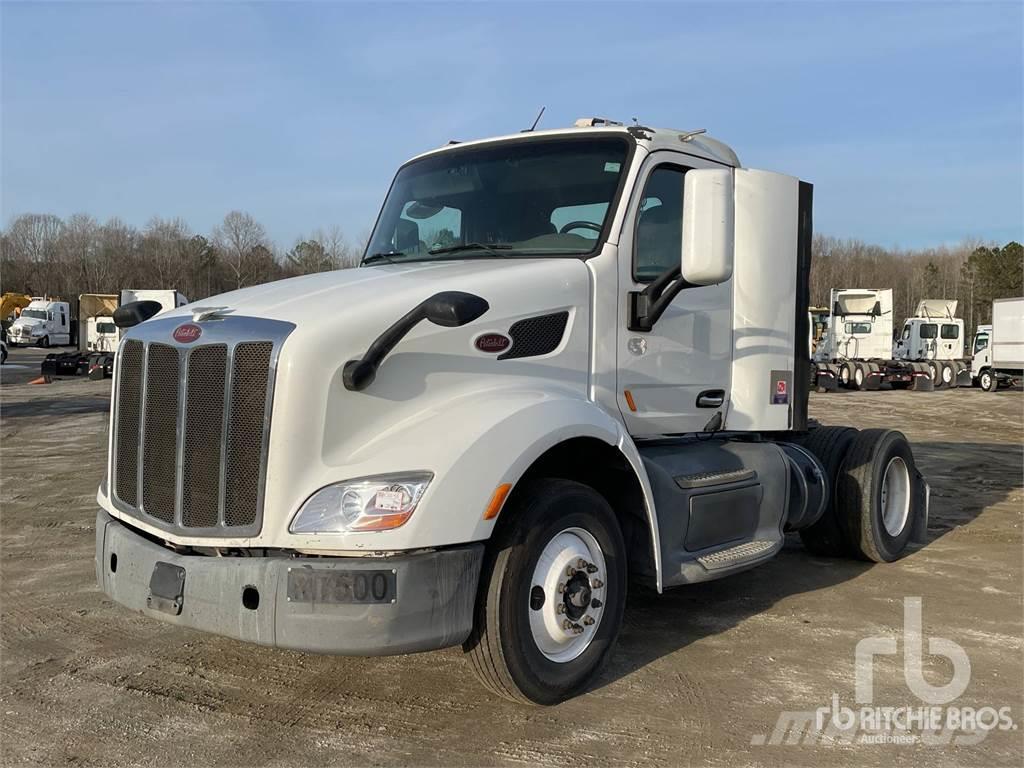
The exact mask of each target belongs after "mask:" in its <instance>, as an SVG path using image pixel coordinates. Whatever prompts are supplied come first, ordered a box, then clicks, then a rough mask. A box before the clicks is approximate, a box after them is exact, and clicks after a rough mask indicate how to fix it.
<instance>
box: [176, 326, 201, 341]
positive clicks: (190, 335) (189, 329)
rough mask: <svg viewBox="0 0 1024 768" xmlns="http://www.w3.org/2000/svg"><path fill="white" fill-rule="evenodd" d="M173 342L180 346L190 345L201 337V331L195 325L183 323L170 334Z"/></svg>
mask: <svg viewBox="0 0 1024 768" xmlns="http://www.w3.org/2000/svg"><path fill="white" fill-rule="evenodd" d="M171 335H172V336H173V337H174V340H175V341H177V342H179V343H181V344H191V343H192V342H193V341H195V340H196V339H198V338H199V337H200V336H202V335H203V329H202V328H200V327H199V326H198V325H196V324H195V323H185V324H184V325H179V326H178V327H177V328H175V329H174V333H173V334H171Z"/></svg>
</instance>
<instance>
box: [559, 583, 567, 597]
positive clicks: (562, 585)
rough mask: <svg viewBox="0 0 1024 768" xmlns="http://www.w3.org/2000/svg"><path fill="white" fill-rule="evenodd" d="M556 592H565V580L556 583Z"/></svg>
mask: <svg viewBox="0 0 1024 768" xmlns="http://www.w3.org/2000/svg"><path fill="white" fill-rule="evenodd" d="M558 594H560V595H562V594H565V582H560V583H559V585H558Z"/></svg>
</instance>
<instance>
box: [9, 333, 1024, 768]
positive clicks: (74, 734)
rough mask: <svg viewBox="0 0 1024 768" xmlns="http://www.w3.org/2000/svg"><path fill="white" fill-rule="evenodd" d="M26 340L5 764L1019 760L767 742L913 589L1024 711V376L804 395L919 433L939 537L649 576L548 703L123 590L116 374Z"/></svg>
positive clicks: (850, 694)
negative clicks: (680, 576) (592, 678)
mask: <svg viewBox="0 0 1024 768" xmlns="http://www.w3.org/2000/svg"><path fill="white" fill-rule="evenodd" d="M29 356H31V359H29ZM36 357H38V355H37V354H36V353H35V352H34V351H32V350H16V351H15V352H14V353H13V354H12V359H11V362H12V363H15V364H17V363H18V362H19V361H20V362H22V363H24V364H25V365H26V368H25V369H16V368H12V369H10V370H9V371H7V372H0V377H2V379H3V387H2V389H0V397H2V418H0V436H2V441H0V460H2V465H0V498H2V518H0V558H2V559H0V577H2V591H0V598H2V606H0V615H2V636H0V639H2V646H0V648H2V667H0V673H2V682H0V715H2V734H0V735H2V750H3V751H2V753H0V758H2V762H3V764H4V765H17V764H22V763H34V764H43V765H61V764H74V765H102V766H115V765H255V764H261V765H328V764H329V765H348V764H355V765H431V766H434V765H443V766H456V765H458V766H462V765H538V766H565V765H593V764H609V765H625V766H650V765H666V764H668V765H679V764H697V763H700V764H710V765H721V766H736V765H748V764H752V765H765V764H767V765H789V764H794V763H796V764H802V765H823V764H829V765H867V766H892V765H908V766H918V765H984V766H989V765H1013V766H1018V765H1020V764H1021V755H1022V753H1024V744H1022V735H1024V729H1018V730H1012V731H1005V732H999V731H997V732H993V733H990V734H988V735H987V737H986V738H984V739H983V740H980V741H978V740H977V739H969V740H961V743H955V742H953V743H947V744H944V745H925V744H921V743H918V744H913V745H892V744H863V743H858V744H850V743H844V742H843V741H842V740H841V739H837V740H829V739H819V740H811V743H801V744H787V743H785V741H786V740H785V739H783V740H782V741H783V742H784V743H782V744H775V743H772V742H773V741H779V738H778V735H777V734H776V735H774V738H773V734H774V731H775V728H776V724H777V722H778V721H779V718H780V715H782V713H784V712H789V711H812V710H814V709H816V708H818V707H826V706H828V705H829V704H830V702H831V700H832V696H833V694H837V695H838V697H839V700H840V702H841V703H843V704H852V702H853V701H854V674H853V670H854V649H855V646H856V645H857V643H858V641H860V640H862V639H864V638H866V637H869V636H875V635H893V634H896V635H898V634H900V633H901V631H902V626H903V598H904V597H907V596H919V597H921V598H922V601H923V616H924V635H925V638H926V642H925V649H926V650H927V648H928V644H927V638H929V637H936V636H937V637H942V638H948V639H949V640H951V641H954V642H955V643H958V644H959V645H961V646H962V647H963V648H964V650H965V651H966V653H967V655H968V656H969V659H970V663H971V678H970V684H969V686H968V687H967V689H966V691H965V692H964V693H963V695H962V696H960V698H958V699H957V700H955V701H954V702H952V705H951V706H959V707H965V706H972V707H975V708H979V707H985V706H991V707H996V708H998V707H1009V708H1010V715H1011V717H1012V718H1013V720H1014V721H1015V722H1016V723H1024V695H1022V646H1024V644H1022V622H1021V618H1022V596H1021V584H1022V557H1024V554H1022V541H1021V517H1022V515H1021V513H1022V507H1024V504H1022V502H1024V495H1022V472H1024V464H1022V449H1021V436H1022V429H1024V424H1022V407H1024V397H1022V395H1021V393H1020V392H1019V391H1015V392H1013V391H1011V392H1000V393H998V394H985V393H982V392H981V391H979V390H957V391H952V392H936V393H910V392H859V393H853V392H848V393H836V394H830V395H817V394H816V395H812V401H811V412H812V415H813V416H815V417H817V418H818V419H820V420H821V421H822V422H824V423H831V424H841V423H849V424H853V425H855V426H858V427H869V426H896V427H899V428H901V429H903V431H904V432H905V433H906V434H907V435H908V437H909V438H910V439H911V441H912V443H913V445H914V451H915V455H916V456H917V458H918V463H919V465H920V466H921V467H922V470H923V471H924V473H925V474H926V476H927V478H928V480H929V481H930V483H931V485H932V518H931V525H930V537H929V538H930V540H929V543H928V544H927V546H925V547H923V548H922V549H920V550H919V551H917V552H915V553H913V554H912V555H910V556H909V557H907V558H905V559H904V560H902V561H900V562H898V563H895V564H890V565H885V566H873V565H870V564H867V563H860V562H852V561H843V560H828V559H823V558H818V557H813V556H811V555H809V554H807V553H806V552H804V551H803V550H802V549H801V548H800V545H799V543H798V542H790V543H789V544H788V545H787V547H786V549H785V550H784V551H783V552H782V553H781V554H780V555H779V556H778V557H777V558H775V559H774V560H773V561H772V562H770V563H769V564H767V565H765V566H762V567H760V568H758V569H755V570H753V571H749V572H746V573H744V574H740V575H736V576H733V577H731V578H728V579H725V580H723V581H720V582H712V583H709V584H703V585H697V586H693V587H689V588H684V589H680V590H675V591H673V592H670V593H668V594H666V595H663V596H660V597H658V596H655V595H651V594H643V593H639V592H636V593H634V594H632V595H631V597H630V600H629V604H628V608H627V612H626V623H625V627H624V629H623V633H622V636H621V640H620V643H619V646H618V648H617V651H616V653H615V656H614V659H613V661H612V663H611V665H610V667H609V668H608V670H607V671H606V672H605V673H604V675H603V676H602V678H601V679H600V681H599V682H598V684H597V685H596V686H595V687H594V689H593V690H592V691H590V692H589V693H587V694H585V695H582V696H580V697H578V698H576V699H575V700H572V701H569V702H566V703H564V704H562V705H559V706H557V707H552V708H547V709H539V708H527V707H522V706H518V705H515V704H512V703H508V702H505V701H502V700H497V699H494V698H492V697H490V696H489V695H488V694H486V693H485V692H484V690H483V689H482V688H481V687H479V685H478V684H477V683H476V682H475V680H474V679H473V676H472V673H471V669H470V665H469V663H468V661H467V660H465V659H464V658H463V657H462V654H461V652H460V651H459V650H458V649H449V650H446V651H442V652H438V653H432V654H420V655H415V656H406V657H394V658H381V659H359V658H332V657H322V656H310V655H304V654H300V653H294V652H288V651H277V650H271V649H266V648H260V647H256V646H250V645H244V644H241V643H238V642H234V641H231V640H227V639H223V638H219V637H215V636H210V635H204V634H200V633H197V632H193V631H190V630H184V629H178V628H174V627H171V626H169V625H165V624H163V623H160V622H157V621H154V620H151V619H149V618H146V617H145V616H142V615H139V614H133V613H130V612H128V611H127V610H124V609H122V608H120V607H119V606H117V605H115V604H113V603H112V602H111V601H109V600H107V599H106V598H105V597H104V596H103V595H102V594H101V593H100V592H99V591H98V590H97V588H96V586H95V583H94V575H93V521H94V516H95V510H96V505H95V501H94V496H95V489H96V485H97V483H98V479H99V477H100V475H101V473H102V470H103V465H104V463H105V456H104V450H105V446H106V411H107V402H108V397H109V388H110V385H109V382H90V381H86V380H67V381H57V382H54V383H52V384H49V385H44V386H33V385H29V384H26V383H23V382H25V381H27V380H28V378H30V376H29V373H32V375H35V373H34V372H35V371H37V370H38V367H37V366H38V360H36V359H35V358H36ZM29 369H31V370H29ZM901 649H902V645H901ZM924 673H925V677H926V679H928V680H929V681H930V682H931V683H932V684H934V685H940V684H942V683H945V682H946V681H948V680H949V679H950V676H951V673H952V666H951V665H950V664H949V663H948V662H946V661H945V660H944V659H943V658H941V657H939V656H935V655H926V657H925V659H924ZM874 686H875V689H874V699H873V703H874V704H875V705H876V706H907V705H910V706H921V704H922V702H920V701H918V700H917V699H915V698H914V696H913V694H912V693H911V692H910V690H908V686H907V683H906V682H905V681H904V671H903V664H902V656H886V657H880V658H879V659H878V661H877V662H876V665H875V675H874ZM970 741H973V742H974V743H968V742H970Z"/></svg>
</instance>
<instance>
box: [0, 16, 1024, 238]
mask: <svg viewBox="0 0 1024 768" xmlns="http://www.w3.org/2000/svg"><path fill="white" fill-rule="evenodd" d="M1022 7H1024V6H1022V4H1021V3H1018V2H1008V3H998V4H982V3H957V4H933V3H899V4H897V3H888V4H882V3H871V4H854V3H843V4H828V3H797V4H773V3H755V4H740V3H717V4H714V5H705V4H700V3H657V4H642V3H611V2H608V3H587V4H582V3H565V4H554V3H544V4H540V3H508V4H498V3H477V4H472V5H461V4H454V3H445V4H441V3H426V2H423V3H418V4H415V5H411V4H410V5H406V4H398V3H376V4H372V5H370V4H358V3H342V2H339V3H301V4H300V3H295V4H283V3H281V4H269V3H267V4H254V5H248V4H239V3H218V4H214V3H199V4H185V3H164V4H124V3H114V4H98V5H94V4H89V3H74V4H56V3H36V4H14V3H4V4H3V5H2V10H0V14H2V17H0V20H2V38H0V42H2V61H0V64H2V89H3V90H2V93H0V111H2V117H0V129H2V135H0V142H2V143H0V149H2V161H0V162H2V166H0V170H2V188H0V193H2V199H0V218H2V221H3V223H4V224H5V225H6V224H7V223H8V222H9V221H10V219H11V218H12V217H13V216H15V215H17V214H19V213H23V212H28V211H32V212H52V213H56V214H58V215H60V216H67V215H69V214H71V213H74V212H77V211H84V212H87V213H91V214H92V215H94V216H96V217H97V218H100V219H106V218H108V217H111V216H120V217H121V218H123V219H124V220H126V221H127V222H129V223H131V224H134V225H136V226H142V225H143V224H145V222H146V221H147V219H149V218H150V217H151V216H153V215H161V216H165V217H170V216H180V217H182V218H184V219H185V220H186V221H187V222H188V224H189V225H190V226H191V227H192V228H193V229H194V230H196V231H198V232H203V233H205V232H209V230H210V229H211V228H212V227H213V226H214V225H215V224H216V223H217V222H218V221H219V220H220V219H221V218H223V216H224V214H225V213H227V212H228V211H229V210H231V209H241V210H245V211H248V212H250V213H251V214H253V215H254V216H256V217H257V218H258V219H259V220H260V221H261V222H263V224H264V225H265V226H266V228H267V230H268V232H269V233H270V235H271V236H272V237H273V238H274V239H275V241H276V242H277V243H278V245H280V246H283V247H289V246H290V245H291V244H292V243H293V242H294V241H295V239H296V238H297V237H299V236H301V235H304V234H306V233H308V232H310V231H312V230H313V229H315V228H317V227H327V226H330V225H340V226H341V227H342V229H343V230H344V231H345V232H346V233H347V234H348V236H349V237H350V239H352V240H356V239H358V238H359V237H360V236H361V235H363V234H364V233H365V232H366V231H367V230H368V229H369V227H370V226H371V225H372V223H373V219H374V217H375V216H376V212H377V209H378V207H379V206H380V203H381V200H382V198H383V195H384V193H385V192H386V190H387V186H388V184H389V182H390V178H391V175H392V174H393V172H394V169H395V168H396V167H397V166H398V165H399V164H400V163H401V162H402V161H403V160H405V159H407V158H408V157H409V156H411V155H413V154H416V153H418V152H421V151H423V150H425V149H429V148H432V147H435V146H438V145H440V144H443V143H445V142H446V141H448V140H449V139H451V138H459V139H469V138H478V137H483V136H488V135H494V134H500V133H511V132H515V131H517V130H519V129H520V128H523V127H525V126H527V125H528V124H529V123H530V122H531V121H532V120H533V117H534V116H535V114H536V112H537V110H538V109H539V108H540V106H541V105H547V113H546V114H545V116H544V119H543V121H542V124H541V125H542V127H555V126H561V125H569V124H571V123H572V121H573V120H574V119H575V118H576V117H580V116H584V115H604V116H608V117H612V118H615V119H620V120H629V119H630V118H632V117H634V116H636V117H637V118H639V120H640V122H641V123H644V124H648V125H654V126H663V127H677V128H701V127H706V128H708V129H709V131H710V132H711V133H712V135H715V136H717V137H718V138H721V139H723V140H724V141H726V142H728V143H730V144H731V145H732V146H733V148H734V149H736V151H737V152H738V153H739V156H740V158H741V160H742V161H743V163H744V164H745V165H748V166H750V167H755V168H766V169H770V170H779V171H784V172H786V173H791V174H794V175H798V176H800V177H801V178H804V179H806V180H809V181H811V182H813V183H814V184H815V226H816V229H817V230H818V231H820V232H825V233H828V234H832V235H837V236H840V237H857V238H861V239H864V240H867V241H870V242H875V243H880V244H883V245H900V246H905V247H915V246H925V245H935V244H939V243H944V242H952V241H956V240H959V239H961V238H964V237H979V238H983V239H985V240H996V241H1000V242H1005V241H1006V240H1009V239H1011V238H1012V239H1017V240H1021V239H1024V234H1022V229H1024V224H1022V217H1024V214H1022V211H1024V197H1022V175H1021V174H1022V168H1024V152H1022V136H1024V125H1022V121H1024V97H1022V82H1024V69H1022V48H1024V39H1022V36H1024V32H1022V30H1024V17H1022Z"/></svg>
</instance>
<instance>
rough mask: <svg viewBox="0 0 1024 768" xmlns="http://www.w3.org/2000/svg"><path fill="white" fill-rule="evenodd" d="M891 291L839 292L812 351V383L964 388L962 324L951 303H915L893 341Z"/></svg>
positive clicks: (834, 294)
mask: <svg viewBox="0 0 1024 768" xmlns="http://www.w3.org/2000/svg"><path fill="white" fill-rule="evenodd" d="M892 295H893V294H892V289H890V288H886V289H866V288H840V289H833V290H832V292H831V302H830V304H831V316H830V318H829V322H828V324H827V326H826V327H825V331H824V335H823V336H822V339H821V341H820V342H819V343H818V345H817V348H816V349H815V351H814V361H815V368H816V370H815V381H816V383H817V384H818V386H819V387H821V388H823V389H834V388H836V387H845V388H848V389H878V388H879V387H880V386H882V385H883V384H889V385H890V386H891V387H892V388H893V389H907V388H913V389H927V390H931V389H937V388H944V387H956V386H968V385H969V384H970V362H969V360H968V359H966V358H965V356H964V323H963V320H961V319H959V318H957V317H956V316H955V315H956V306H957V302H956V301H949V300H946V299H926V300H923V301H921V302H919V303H918V306H917V310H916V311H915V313H914V315H913V316H912V317H908V318H907V319H906V320H905V321H904V324H903V329H902V331H901V333H900V334H899V336H897V337H895V338H894V334H893V313H892V308H893V299H892Z"/></svg>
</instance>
